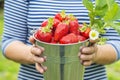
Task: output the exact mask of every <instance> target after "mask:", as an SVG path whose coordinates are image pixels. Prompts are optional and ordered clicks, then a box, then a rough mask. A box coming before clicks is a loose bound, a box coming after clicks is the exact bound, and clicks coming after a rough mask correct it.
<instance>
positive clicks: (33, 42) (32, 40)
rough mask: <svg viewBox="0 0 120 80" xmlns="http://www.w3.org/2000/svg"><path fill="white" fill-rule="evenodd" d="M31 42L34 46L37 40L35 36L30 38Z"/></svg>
mask: <svg viewBox="0 0 120 80" xmlns="http://www.w3.org/2000/svg"><path fill="white" fill-rule="evenodd" d="M29 41H30V42H31V43H32V44H35V39H34V38H33V36H30V38H29Z"/></svg>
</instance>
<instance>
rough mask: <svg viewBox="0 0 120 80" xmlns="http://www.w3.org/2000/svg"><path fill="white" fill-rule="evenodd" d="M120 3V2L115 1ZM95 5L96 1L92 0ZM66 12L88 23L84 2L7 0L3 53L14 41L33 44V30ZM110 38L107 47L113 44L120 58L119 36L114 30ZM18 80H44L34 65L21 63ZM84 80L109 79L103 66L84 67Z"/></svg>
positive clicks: (109, 34) (108, 34)
mask: <svg viewBox="0 0 120 80" xmlns="http://www.w3.org/2000/svg"><path fill="white" fill-rule="evenodd" d="M116 1H117V2H118V3H120V0H116ZM93 2H94V0H93ZM63 9H64V10H66V13H67V14H69V13H72V14H74V15H75V16H76V17H77V18H78V21H79V23H83V22H86V23H89V17H88V11H87V10H86V8H85V7H84V5H83V4H82V0H6V1H5V17H4V18H5V26H4V34H3V40H2V41H3V42H2V43H3V44H2V51H3V55H5V49H6V47H7V46H8V45H9V44H10V43H11V42H12V41H15V40H19V41H22V42H24V43H25V44H27V45H30V42H29V37H30V36H31V35H32V30H34V29H38V28H39V27H40V25H41V23H42V21H44V20H46V19H47V18H49V17H53V16H54V15H55V14H56V13H57V12H60V11H61V10H63ZM103 36H105V37H107V38H109V41H107V43H108V44H111V45H113V47H114V49H115V50H116V53H117V56H118V57H117V59H116V60H118V59H119V58H120V49H119V48H120V36H119V35H118V33H117V32H116V31H115V30H114V29H109V30H107V33H106V34H105V35H103ZM18 80H44V79H43V75H42V74H40V73H39V72H38V71H37V70H36V69H35V65H34V64H31V65H29V64H27V65H25V64H21V66H20V71H19V74H18ZM84 80H107V77H106V70H105V66H104V65H99V64H95V63H94V64H92V65H91V66H88V67H86V68H85V74H84Z"/></svg>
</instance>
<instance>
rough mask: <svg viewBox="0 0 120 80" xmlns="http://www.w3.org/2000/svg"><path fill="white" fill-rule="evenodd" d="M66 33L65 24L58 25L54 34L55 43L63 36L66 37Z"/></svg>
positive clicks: (67, 28)
mask: <svg viewBox="0 0 120 80" xmlns="http://www.w3.org/2000/svg"><path fill="white" fill-rule="evenodd" d="M68 31H69V26H68V25H67V24H66V23H62V22H61V23H59V24H58V26H57V28H56V30H55V33H54V39H55V41H59V40H60V39H61V38H62V37H63V36H65V35H67V34H68Z"/></svg>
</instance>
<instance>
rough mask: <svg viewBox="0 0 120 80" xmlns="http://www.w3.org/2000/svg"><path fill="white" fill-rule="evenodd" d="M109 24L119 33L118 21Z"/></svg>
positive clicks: (119, 24) (119, 25)
mask: <svg viewBox="0 0 120 80" xmlns="http://www.w3.org/2000/svg"><path fill="white" fill-rule="evenodd" d="M111 26H112V27H113V28H114V29H115V30H116V31H117V32H118V33H119V34H120V22H119V23H112V24H111Z"/></svg>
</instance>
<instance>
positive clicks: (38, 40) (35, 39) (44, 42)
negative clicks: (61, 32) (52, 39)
mask: <svg viewBox="0 0 120 80" xmlns="http://www.w3.org/2000/svg"><path fill="white" fill-rule="evenodd" d="M33 38H34V39H35V40H36V41H37V42H40V43H43V44H46V45H55V46H70V45H77V44H81V43H85V42H87V41H88V40H89V39H86V40H84V41H81V42H80V41H79V42H78V43H70V44H53V43H47V42H43V41H40V40H38V39H36V38H35V33H34V34H33Z"/></svg>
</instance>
